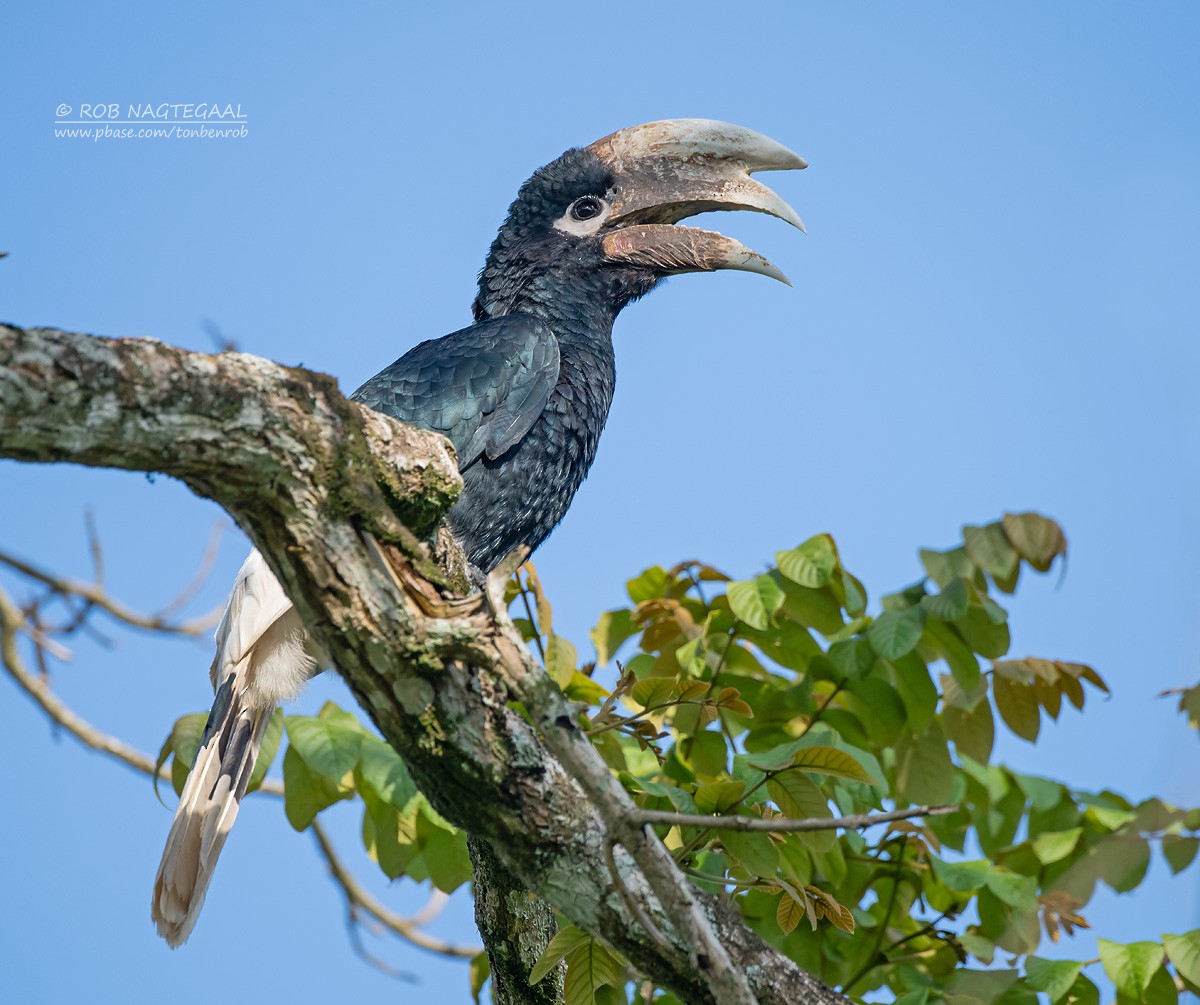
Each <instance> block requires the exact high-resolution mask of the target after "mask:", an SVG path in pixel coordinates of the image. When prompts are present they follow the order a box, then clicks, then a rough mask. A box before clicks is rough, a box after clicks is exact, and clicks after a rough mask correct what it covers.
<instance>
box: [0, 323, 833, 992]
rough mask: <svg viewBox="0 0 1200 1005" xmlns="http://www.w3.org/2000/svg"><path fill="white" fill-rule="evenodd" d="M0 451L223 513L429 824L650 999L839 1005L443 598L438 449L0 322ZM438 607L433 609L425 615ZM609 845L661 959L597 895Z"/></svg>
mask: <svg viewBox="0 0 1200 1005" xmlns="http://www.w3.org/2000/svg"><path fill="white" fill-rule="evenodd" d="M0 456H4V457H13V458H17V459H20V460H30V461H43V462H44V461H66V462H72V463H80V464H89V465H95V466H105V467H118V468H124V469H133V470H149V471H159V472H163V473H165V474H169V475H172V476H174V477H177V478H179V479H181V480H183V481H184V482H185V483H186V484H188V485H189V486H190V487H191V488H192V489H193V490H194V491H196V492H197V493H198V494H200V495H203V496H205V497H207V498H211V499H213V500H215V501H217V502H218V503H219V504H220V505H222V506H223V507H225V509H226V510H227V511H228V512H229V513H230V514H231V515H232V516H233V518H234V519H235V520H236V521H237V522H238V524H239V525H240V526H241V527H242V528H243V530H245V531H246V533H247V534H248V535H249V536H250V538H251V540H252V541H253V542H254V544H255V545H256V546H257V547H258V548H259V549H260V551H262V553H263V555H264V556H265V557H266V559H267V562H268V564H269V565H270V566H271V569H272V571H273V572H274V573H275V574H276V576H277V577H278V578H279V580H280V582H281V584H282V585H283V587H284V589H285V591H286V592H287V594H288V596H289V597H291V599H292V600H293V602H294V603H295V605H296V608H297V611H298V613H299V614H300V616H301V618H302V619H303V621H304V623H305V624H306V625H307V626H309V629H310V631H311V632H312V633H313V635H314V637H315V638H316V639H317V641H319V642H320V643H321V644H322V645H323V646H324V648H325V650H326V652H327V653H328V655H329V657H330V661H331V663H332V664H333V665H334V666H336V667H337V668H338V670H339V672H340V673H341V675H342V677H343V678H344V679H345V680H346V681H347V683H348V685H349V686H350V688H351V690H352V691H353V692H354V694H355V696H356V698H357V699H358V701H359V703H360V704H361V705H362V707H363V708H364V709H365V710H366V711H367V713H368V714H369V715H370V717H371V718H372V720H373V721H374V722H375V724H376V726H377V727H378V728H379V730H380V732H381V733H382V734H383V736H384V738H385V739H386V740H387V741H388V742H389V743H390V744H391V745H392V746H393V747H394V748H395V749H396V750H397V751H398V752H399V753H400V754H401V755H402V756H403V757H404V759H405V761H406V762H407V763H408V765H409V768H410V770H411V773H412V775H413V778H414V780H415V781H416V782H417V784H418V785H419V786H420V787H421V789H422V791H423V792H425V794H426V795H427V797H428V798H429V799H430V801H431V803H432V804H433V805H434V807H435V808H436V809H437V810H438V812H439V813H441V814H442V815H443V816H444V817H446V818H447V819H448V820H450V821H451V822H453V823H455V824H456V825H457V826H459V827H462V828H464V829H466V830H468V831H469V832H470V833H471V834H472V835H474V836H475V837H478V838H481V839H483V840H486V841H487V842H488V843H489V844H490V846H491V847H492V848H493V849H494V850H495V851H496V854H497V855H498V857H499V858H500V860H501V862H502V863H503V864H504V865H505V866H506V867H507V868H508V869H509V870H510V871H511V872H512V873H513V874H514V875H515V876H516V877H517V878H518V879H519V880H520V881H521V882H522V883H523V884H525V886H526V887H527V888H529V889H531V890H535V891H536V892H538V893H539V894H540V895H541V896H543V897H544V898H545V899H546V900H547V901H548V902H549V903H550V904H551V905H552V906H553V907H554V908H555V909H556V910H558V911H559V912H561V913H562V914H564V915H565V916H566V917H568V918H569V919H571V920H572V921H573V922H575V923H576V924H578V925H579V926H580V927H581V928H583V929H585V930H586V931H589V932H591V933H593V934H595V935H596V936H598V937H599V938H601V939H602V940H604V941H605V942H607V943H608V944H609V945H611V946H612V947H613V948H615V949H616V950H617V951H618V952H620V953H621V954H622V955H624V956H625V957H626V958H627V959H628V960H629V961H630V963H631V964H632V965H633V966H635V967H636V968H637V969H638V970H639V971H640V972H642V973H644V974H646V975H647V976H648V977H650V978H652V979H653V980H654V981H655V983H656V984H657V985H659V986H662V987H666V988H670V989H671V990H672V991H673V992H674V993H675V994H676V995H677V996H679V997H680V998H682V999H683V1000H685V1001H688V1002H693V1003H708V1002H714V1003H717V1002H720V1003H724V1002H731V1003H732V1002H752V1001H754V1000H755V999H757V1001H758V1002H759V1003H760V1005H784V1003H787V1005H791V1003H794V1002H796V1001H806V1002H821V1003H828V1005H832V1003H834V1002H843V1001H844V1000H845V999H843V998H842V997H841V996H840V995H838V994H837V993H836V992H834V991H833V990H832V989H830V988H828V987H827V986H825V985H824V984H821V983H820V982H819V981H817V980H815V979H814V978H812V977H811V976H809V975H808V974H806V973H804V972H803V971H802V970H800V969H799V968H798V967H797V966H796V965H795V964H794V963H793V962H792V961H791V960H789V959H788V958H787V957H785V956H783V955H782V954H780V953H778V952H776V951H775V950H774V949H772V948H771V947H770V946H768V945H767V944H766V943H765V942H764V941H763V940H762V939H761V938H759V937H758V936H757V935H756V934H754V933H753V932H751V931H750V930H749V929H748V928H747V927H746V925H745V924H744V923H743V922H742V921H741V919H740V917H739V916H738V915H737V913H736V911H735V910H734V909H733V908H731V907H729V906H728V905H725V904H723V903H721V902H720V901H718V900H717V898H715V897H711V896H708V895H706V894H703V893H701V892H699V891H698V890H696V889H695V888H693V887H692V886H691V885H690V883H689V882H688V881H687V880H686V879H685V878H684V877H682V876H681V875H680V874H679V872H678V870H677V869H676V867H675V864H674V861H673V860H672V859H671V856H670V855H669V854H668V853H667V852H666V849H665V848H664V847H663V846H662V844H661V842H659V841H658V839H657V838H656V837H655V836H654V835H653V834H652V833H649V832H648V829H647V826H646V825H645V824H641V823H637V822H635V818H634V817H632V816H630V811H631V810H633V809H636V807H634V805H633V804H632V801H631V800H630V799H629V797H628V796H627V794H625V792H624V790H623V789H622V788H621V786H620V784H619V782H618V781H617V780H616V779H615V778H613V777H612V775H611V773H609V772H608V771H607V769H606V768H604V769H603V771H602V772H601V771H599V770H597V765H598V766H599V767H600V768H603V762H601V761H600V760H599V758H598V757H597V756H596V754H595V750H594V748H592V746H591V745H590V744H589V743H588V741H587V740H586V738H585V737H584V736H583V735H582V732H581V730H580V729H579V728H578V725H577V723H576V722H575V720H574V716H573V710H572V709H571V707H570V706H569V705H567V704H566V702H565V699H563V697H562V694H561V692H559V691H558V689H557V687H555V686H554V685H553V683H552V682H551V681H549V678H547V677H546V676H545V674H543V673H541V672H540V671H539V670H537V668H536V665H535V664H534V663H533V661H532V660H531V659H530V658H529V656H528V653H527V652H526V651H525V649H524V646H523V645H521V644H520V641H519V638H518V639H517V640H516V641H515V642H514V640H513V634H514V633H512V631H511V625H510V626H508V627H507V629H506V627H505V626H504V625H503V624H502V623H498V622H497V620H496V619H495V618H494V617H492V616H491V614H490V613H489V611H488V610H487V609H486V608H485V607H484V606H483V605H480V604H475V605H474V609H472V607H471V605H464V604H462V602H457V603H455V602H454V601H453V599H452V597H447V594H446V592H445V588H446V587H451V588H453V587H458V588H459V592H460V593H461V592H464V590H463V588H464V587H465V586H466V584H467V582H468V580H467V577H466V576H465V571H466V569H465V565H464V563H463V560H462V555H461V551H460V550H459V549H458V548H457V546H456V545H454V543H453V542H452V541H450V540H449V539H448V536H447V535H445V534H438V532H437V525H438V522H439V520H440V517H441V515H442V514H443V513H444V512H445V511H446V509H447V508H448V507H449V506H450V505H451V503H452V502H453V500H454V498H455V497H456V494H457V492H458V490H459V486H460V485H461V481H460V479H459V476H458V473H457V470H456V465H455V462H454V457H453V454H452V453H451V450H450V448H449V445H448V443H447V441H445V440H444V439H442V438H441V437H440V436H437V435H436V434H433V433H429V432H424V431H421V430H417V429H415V428H413V427H409V426H405V425H404V424H402V423H398V422H395V421H392V420H390V419H388V418H386V417H385V416H382V415H379V414H377V413H374V412H371V411H369V410H368V409H364V408H361V407H360V406H358V405H355V404H353V403H351V402H348V401H347V400H346V399H344V398H343V397H342V396H341V395H340V394H339V393H338V391H337V388H336V386H335V384H334V382H333V381H332V380H331V379H330V378H328V377H324V376H321V375H317V374H311V373H308V372H306V371H303V370H298V369H289V368H286V367H281V366H278V365H276V364H273V363H269V362H267V361H265V360H261V359H257V358H255V357H251V356H246V355H241V354H232V353H230V354H224V355H221V356H208V355H204V354H199V353H189V352H184V351H182V350H179V349H174V348H171V347H168V346H165V345H162V344H161V343H157V342H151V341H139V340H109V339H99V338H92V337H88V336H82V335H72V334H68V333H64V332H59V331H54V330H44V329H43V330H36V331H24V330H21V329H17V328H11V327H0ZM370 537H374V538H376V539H377V540H379V541H380V542H381V543H382V544H383V545H384V547H385V549H386V551H387V553H388V555H389V557H390V558H391V565H392V570H391V572H392V574H391V575H389V574H387V570H381V569H380V567H379V565H378V563H377V562H376V561H375V560H374V558H373V552H372V550H371V548H370V547H369V546H368V544H367V543H366V542H367V540H368V539H369V538H370ZM398 581H399V582H400V583H401V585H402V586H403V585H405V583H408V584H409V585H410V587H411V586H412V584H413V583H416V584H418V585H417V586H415V587H412V588H409V589H401V588H398V587H397V582H398ZM420 584H423V586H421V585H420ZM435 588H436V589H435ZM430 594H434V596H433V597H431V596H430ZM438 594H440V595H441V596H443V597H444V598H447V605H448V606H446V610H447V611H448V612H449V613H447V614H445V615H444V616H442V615H437V614H434V615H430V614H429V613H427V611H429V610H432V611H435V612H436V611H437V610H438V606H437V600H436V595H438ZM420 597H424V599H418V598H420ZM535 671H536V672H535ZM510 687H511V688H512V689H513V690H514V691H515V692H516V693H517V696H518V697H520V698H521V700H522V701H523V702H524V703H525V705H526V708H527V709H528V710H529V712H530V714H531V716H532V717H533V720H534V721H535V722H536V723H537V725H538V730H537V732H535V730H534V729H533V728H531V726H530V724H529V723H527V722H526V721H525V720H524V719H522V718H521V717H520V716H518V715H517V714H515V713H514V712H513V711H512V710H511V709H510V708H509V706H508V702H509V693H508V692H509V689H510ZM539 733H540V737H541V738H544V740H545V743H544V744H543V742H542V739H541V738H539ZM585 748H586V749H585ZM576 780H578V784H576ZM612 841H617V842H619V843H620V844H621V845H622V846H623V847H624V848H626V849H627V850H628V851H629V853H630V855H631V856H632V857H633V859H634V863H635V864H630V868H629V873H628V874H627V875H624V876H623V878H624V880H625V885H626V887H627V888H628V889H629V890H630V891H632V893H633V894H634V895H635V896H645V897H646V898H647V901H646V902H647V903H651V901H650V900H649V893H650V891H653V894H654V897H655V898H656V899H657V900H658V908H657V910H652V911H651V914H652V915H653V917H654V922H655V924H656V926H657V927H658V928H659V929H660V930H661V931H662V932H663V934H664V935H665V936H666V937H667V940H668V944H669V948H668V947H664V946H662V945H658V944H656V943H654V941H653V940H652V939H651V938H650V937H648V936H646V935H644V933H643V932H642V931H641V928H640V926H639V925H638V924H637V922H636V919H635V918H633V917H632V916H631V915H630V913H629V911H628V910H627V909H626V907H625V905H624V903H623V901H622V899H621V896H620V895H619V894H618V892H617V891H616V890H615V889H614V885H613V881H612V878H611V877H610V876H609V874H608V869H607V863H606V857H605V847H606V845H607V844H608V843H610V842H612ZM745 989H748V992H747V991H745Z"/></svg>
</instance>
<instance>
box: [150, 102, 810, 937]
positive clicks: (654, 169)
mask: <svg viewBox="0 0 1200 1005" xmlns="http://www.w3.org/2000/svg"><path fill="white" fill-rule="evenodd" d="M803 167H805V162H804V161H803V160H802V159H801V158H800V157H798V156H797V155H796V154H794V153H792V152H791V151H790V150H788V149H787V148H786V147H783V146H781V145H780V144H779V143H776V142H775V141H774V140H772V139H769V138H768V137H766V136H763V135H762V134H760V133H756V132H753V131H751V130H749V129H744V128H742V127H741V126H735V125H732V124H730V123H726V122H714V121H711V120H707V119H671V120H667V121H664V122H652V123H648V124H646V125H641V126H634V127H632V128H629V129H622V130H619V131H618V132H615V133H612V134H611V135H609V136H606V137H604V138H603V139H601V140H597V141H596V142H595V143H592V144H591V145H590V146H587V147H583V148H581V149H573V150H568V151H567V152H566V153H564V154H563V155H562V156H561V157H559V158H558V159H557V160H556V161H554V162H552V163H550V164H548V165H547V166H546V167H544V168H542V169H541V170H540V171H538V172H537V173H536V174H534V175H533V177H532V178H530V179H529V180H528V181H527V182H526V183H525V184H524V185H522V186H521V190H520V192H519V193H518V194H517V198H516V200H515V201H514V202H513V203H512V205H511V206H510V207H509V211H508V217H507V219H506V220H505V221H504V225H503V226H502V227H501V228H500V231H499V233H498V234H497V235H496V239H495V241H494V242H493V243H492V247H491V250H490V251H489V252H488V257H487V261H486V262H485V264H484V267H483V270H482V272H481V273H480V275H479V293H478V295H477V296H476V298H475V303H474V307H473V310H474V315H475V324H473V325H471V326H470V327H469V328H464V329H462V330H461V331H457V332H454V333H452V334H450V335H446V336H444V337H443V338H440V339H434V340H432V341H429V342H423V343H421V344H420V345H418V346H417V347H415V348H414V349H412V350H410V351H409V352H407V353H405V354H404V355H403V356H402V357H400V359H398V360H397V361H396V362H395V363H393V364H392V365H391V366H389V367H388V368H387V369H385V370H383V371H382V372H381V373H379V374H377V375H376V376H374V377H372V378H371V379H370V380H368V381H367V382H366V383H365V384H364V385H363V386H362V387H360V388H359V389H358V390H357V391H356V392H355V393H354V394H353V395H352V397H353V398H354V399H356V400H357V401H360V402H362V403H363V404H364V405H367V406H368V407H370V408H374V409H377V410H379V411H381V412H384V413H385V414H387V415H390V416H393V417H395V418H397V419H401V420H403V421H405V422H410V423H413V424H415V425H418V426H423V427H425V428H427V429H433V430H437V431H438V432H441V433H444V434H445V435H446V436H447V437H448V438H449V439H450V440H451V442H453V444H454V448H455V451H456V452H457V455H458V465H459V469H460V471H461V472H462V477H463V491H462V494H461V496H460V497H459V499H458V501H457V502H456V503H455V504H454V506H453V508H452V509H451V510H450V512H449V513H448V515H447V520H448V522H449V526H450V529H451V530H452V532H453V533H454V535H455V536H456V538H457V539H458V541H459V542H460V543H461V544H462V546H463V548H464V550H465V552H466V555H467V558H468V559H469V561H470V562H471V563H472V564H473V565H474V566H475V567H476V568H477V569H478V570H479V571H480V572H481V573H486V572H487V571H489V570H491V569H492V568H493V567H494V566H495V565H496V564H497V563H498V562H499V561H500V560H501V559H503V558H504V557H505V556H506V555H508V554H509V553H510V552H512V551H513V550H514V549H516V548H517V547H518V546H520V545H524V546H526V547H527V548H529V549H530V550H531V551H532V550H533V549H535V548H536V547H537V546H538V545H539V544H540V543H541V542H542V541H543V540H544V539H545V538H546V536H547V535H548V534H549V533H550V531H551V530H553V529H554V527H555V526H556V525H557V524H558V522H559V521H560V520H561V519H562V518H563V515H564V514H565V513H566V511H567V508H568V507H569V506H570V505H571V499H572V498H573V497H574V495H575V492H576V490H577V489H578V488H579V486H580V484H581V483H582V481H583V479H584V476H585V475H586V474H587V470H588V467H589V466H590V465H591V463H592V459H593V457H595V454H596V446H597V443H598V442H599V439H600V431H601V429H603V427H604V422H605V419H606V418H607V416H608V409H609V405H610V404H611V402H612V396H613V388H614V385H615V381H616V371H615V366H614V359H613V345H612V327H613V321H614V320H615V319H616V316H617V314H618V313H620V311H621V309H622V308H623V307H625V305H626V304H628V303H631V302H632V301H634V300H637V299H638V298H639V297H642V296H644V295H645V294H647V293H649V292H650V290H652V289H653V288H654V287H655V286H656V285H657V284H658V283H659V282H661V281H662V280H663V279H664V278H666V277H667V276H671V275H676V274H678V273H683V272H711V271H714V270H717V269H741V270H744V271H748V272H758V273H762V274H763V275H766V276H771V277H773V278H775V279H779V280H782V281H783V282H787V280H786V278H785V277H784V276H783V274H782V273H781V272H780V271H779V270H778V269H776V268H775V266H773V265H772V264H771V263H770V262H768V261H767V260H766V259H765V258H763V257H761V256H760V255H758V254H756V253H755V252H753V251H751V250H750V249H749V248H747V247H745V246H744V245H742V244H740V243H739V242H737V241H735V240H733V239H731V238H728V237H725V236H723V235H721V234H718V233H714V232H712V231H707V230H699V229H696V228H691V227H679V226H676V224H678V223H679V221H681V220H684V219H686V218H687V217H690V216H695V215H696V214H698V213H703V212H707V211H709V210H739V209H744V210H755V211H757V212H761V213H769V214H770V215H772V216H776V217H779V218H780V219H783V220H786V221H787V222H789V223H791V224H793V225H795V226H796V227H799V228H800V229H803V227H804V225H803V224H802V223H801V221H800V218H799V217H798V216H797V215H796V213H795V211H794V210H792V208H791V207H790V206H788V204H787V203H786V202H784V201H783V200H782V199H781V198H779V196H777V195H776V194H775V193H774V192H772V191H771V190H770V189H769V188H767V187H766V186H765V185H762V184H761V183H759V182H757V181H755V180H754V179H753V178H752V177H751V174H752V173H753V172H756V171H778V170H789V169H794V168H803ZM321 662H322V656H321V654H320V650H319V648H318V647H317V646H316V645H315V644H314V643H313V642H312V640H311V639H310V638H309V637H308V635H307V633H306V632H305V629H304V626H303V625H302V624H301V622H300V620H299V617H298V616H297V614H296V612H295V610H294V609H293V608H292V605H291V602H290V601H289V600H288V599H287V597H286V596H285V595H284V593H283V590H282V588H281V587H280V586H279V583H278V582H277V581H276V579H275V577H274V576H273V575H272V574H271V572H270V570H269V569H268V568H267V566H266V564H265V563H264V562H263V560H262V556H261V555H259V553H258V552H257V551H252V552H251V553H250V557H249V558H248V559H247V560H246V563H245V565H243V567H242V570H241V572H240V573H239V574H238V578H237V581H236V583H235V585H234V588H233V592H232V593H231V595H230V597H229V603H228V606H227V607H226V610H225V615H224V617H223V618H222V620H221V624H220V626H219V627H218V628H217V633H216V656H215V658H214V660H213V663H212V668H211V671H210V674H211V677H212V683H213V687H214V689H215V690H216V698H215V701H214V703H213V707H212V711H211V712H210V713H209V717H208V723H207V725H206V726H205V730H204V734H203V736H202V738H201V741H200V748H199V751H198V753H197V755H196V759H195V763H194V765H193V768H192V771H191V774H190V775H189V776H188V780H187V784H186V785H185V787H184V790H183V793H182V795H181V796H180V801H179V808H178V810H177V811H176V814H175V820H174V822H173V823H172V826H171V831H170V834H169V835H168V838H167V844H166V848H165V849H164V851H163V857H162V862H161V864H160V865H159V870H158V876H157V878H156V880H155V884H154V896H153V901H152V907H151V913H152V916H153V918H154V921H155V923H156V925H157V927H158V931H159V934H160V935H162V936H163V937H164V938H165V939H166V940H167V942H168V943H169V944H170V945H171V946H172V947H175V946H179V945H181V944H182V943H183V942H184V941H185V940H186V939H187V937H188V935H189V934H190V933H191V930H192V927H193V926H194V925H195V922H196V918H197V916H198V915H199V913H200V908H201V906H202V905H203V903H204V896H205V892H206V890H207V888H208V883H209V880H210V878H211V876H212V870H213V866H214V865H215V863H216V859H217V855H218V854H219V853H220V850H221V847H222V846H223V845H224V843H225V838H226V836H227V835H228V833H229V829H230V827H231V826H232V825H233V821H234V818H235V817H236V815H237V809H238V803H239V802H240V800H241V798H242V796H243V795H244V794H245V791H246V786H247V784H248V782H249V779H250V775H251V773H252V771H253V768H254V762H255V759H256V756H257V754H258V750H259V748H260V746H261V743H262V737H263V731H264V729H265V728H266V723H267V720H268V719H269V718H270V715H271V712H272V710H273V709H274V707H275V706H276V704H278V703H279V702H281V701H289V700H291V699H293V698H295V696H296V695H297V694H298V693H299V691H300V690H301V688H302V687H303V685H304V683H305V681H307V680H308V678H309V677H311V676H312V675H313V674H314V673H315V672H319V670H320V669H323V667H322V666H321Z"/></svg>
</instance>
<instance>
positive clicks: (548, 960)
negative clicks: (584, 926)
mask: <svg viewBox="0 0 1200 1005" xmlns="http://www.w3.org/2000/svg"><path fill="white" fill-rule="evenodd" d="M591 939H592V937H591V936H590V935H588V933H587V932H583V931H580V930H579V929H578V928H576V927H575V926H574V925H565V926H564V927H562V928H560V929H559V930H558V932H557V933H556V934H555V936H554V938H552V939H551V940H550V941H549V942H548V943H547V944H546V948H545V949H543V950H542V954H541V956H539V957H538V958H537V960H536V962H535V963H534V964H533V969H532V970H530V971H529V983H530V984H537V983H538V982H539V981H540V980H541V979H542V978H543V977H545V976H546V974H548V973H550V971H551V970H553V969H554V968H555V967H556V966H558V964H559V962H560V961H561V960H562V959H563V957H565V956H566V955H567V953H569V952H571V951H572V950H575V949H578V948H579V947H580V946H585V945H587V944H588V943H589V942H590V941H591Z"/></svg>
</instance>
